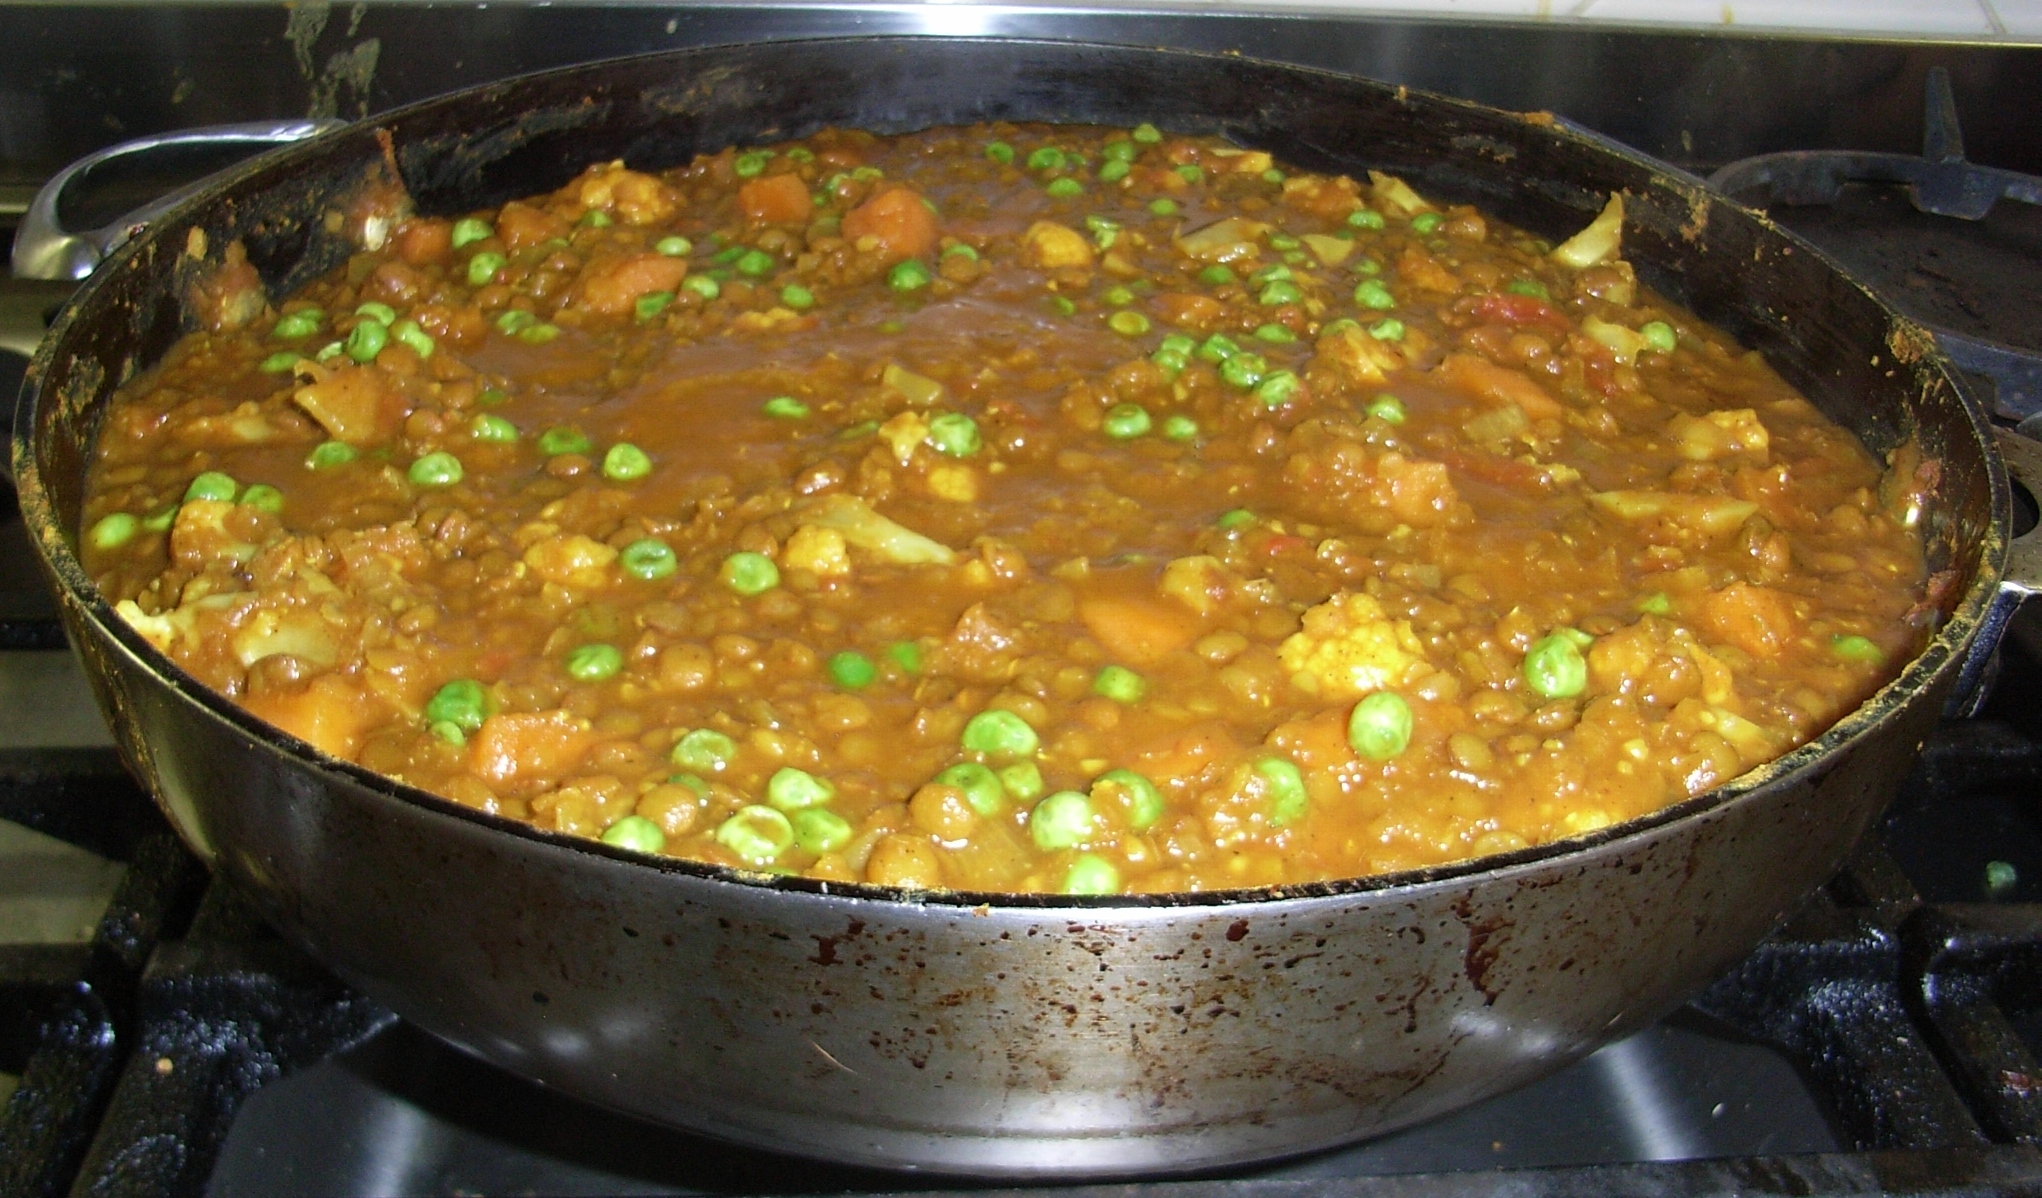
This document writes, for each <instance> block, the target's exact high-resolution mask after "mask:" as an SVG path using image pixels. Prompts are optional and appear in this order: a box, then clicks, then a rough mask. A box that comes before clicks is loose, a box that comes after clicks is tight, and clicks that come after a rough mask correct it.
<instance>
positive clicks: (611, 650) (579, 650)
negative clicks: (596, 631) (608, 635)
mask: <svg viewBox="0 0 2042 1198" xmlns="http://www.w3.org/2000/svg"><path fill="white" fill-rule="evenodd" d="M623 668H624V653H623V651H622V650H620V649H618V648H617V646H615V645H605V644H603V643H602V642H600V641H596V642H592V643H590V644H586V645H578V646H576V647H575V649H574V650H573V652H571V653H569V654H568V655H567V676H568V677H570V678H572V679H574V680H575V681H576V682H602V681H604V680H605V679H609V678H615V677H616V676H617V671H619V670H621V669H623Z"/></svg>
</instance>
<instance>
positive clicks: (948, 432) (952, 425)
mask: <svg viewBox="0 0 2042 1198" xmlns="http://www.w3.org/2000/svg"><path fill="white" fill-rule="evenodd" d="M929 444H930V445H931V446H933V447H934V448H935V450H936V452H937V453H940V454H943V455H944V456H945V457H952V458H968V457H970V456H971V455H972V454H975V453H977V452H978V451H979V449H980V447H981V446H983V445H984V444H985V442H984V440H983V439H982V438H981V437H980V436H979V431H978V421H976V420H973V419H972V418H971V417H969V416H967V415H965V414H964V413H962V412H943V413H941V414H939V415H935V416H931V417H930V418H929Z"/></svg>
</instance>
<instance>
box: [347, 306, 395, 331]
mask: <svg viewBox="0 0 2042 1198" xmlns="http://www.w3.org/2000/svg"><path fill="white" fill-rule="evenodd" d="M355 315H356V316H366V317H368V318H369V319H370V320H373V321H375V322H376V323H377V324H381V325H386V326H387V325H393V324H396V323H397V309H395V308H393V307H391V306H390V305H388V304H379V303H377V302H375V301H374V300H370V301H369V302H368V303H366V304H358V305H356V306H355Z"/></svg>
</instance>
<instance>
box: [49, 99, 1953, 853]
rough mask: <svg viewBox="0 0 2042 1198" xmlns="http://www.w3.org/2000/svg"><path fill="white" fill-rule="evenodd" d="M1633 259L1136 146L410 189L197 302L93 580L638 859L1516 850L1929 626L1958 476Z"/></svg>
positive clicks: (224, 671)
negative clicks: (409, 195) (467, 208)
mask: <svg viewBox="0 0 2042 1198" xmlns="http://www.w3.org/2000/svg"><path fill="white" fill-rule="evenodd" d="M1621 230H1622V204H1621V199H1620V198H1619V199H1614V200H1613V201H1612V202H1611V204H1610V207H1609V208H1608V209H1607V210H1606V211H1605V212H1604V213H1603V214H1602V216H1601V217H1600V218H1599V219H1597V220H1596V221H1595V222H1594V223H1592V224H1591V225H1589V226H1588V227H1587V228H1585V229H1584V230H1582V231H1581V232H1580V233H1579V234H1578V235H1576V236H1574V237H1572V238H1571V239H1569V240H1567V241H1566V242H1564V243H1562V244H1560V245H1558V246H1553V245H1550V244H1547V243H1545V242H1542V241H1540V240H1538V239H1536V238H1533V237H1531V236H1528V235H1527V234H1525V233H1523V232H1520V231H1518V230H1515V229H1512V228H1509V227H1506V226H1504V225H1502V224H1500V223H1498V222H1496V221H1494V220H1490V219H1487V218H1485V217H1484V216H1483V215H1482V214H1481V213H1479V212H1477V211H1475V210H1473V209H1470V208H1464V207H1450V206H1447V205H1444V204H1439V203H1435V202H1431V201H1428V200H1427V199H1426V198H1424V197H1422V196H1420V195H1418V194H1417V193H1416V192H1414V191H1413V190H1412V189H1411V188H1410V187H1409V186H1408V185H1406V184H1405V183H1404V182H1403V181H1401V180H1399V179H1397V178H1394V177H1390V176H1386V175H1376V176H1372V177H1371V178H1370V179H1369V180H1367V181H1359V180H1353V179H1347V178H1336V177H1326V176H1319V175H1312V174H1305V173H1300V172H1295V171H1291V170H1289V169H1287V168H1285V167H1283V166H1281V165H1280V164H1277V163H1275V162H1272V161H1271V159H1270V156H1269V155H1267V154H1264V153H1260V152H1256V151H1243V150H1241V149H1238V148H1234V147H1231V146H1228V145H1225V144H1221V143H1219V142H1216V141H1212V140H1204V139H1193V138H1184V137H1177V136H1173V135H1169V134H1164V133H1160V132H1159V131H1158V130H1156V129H1155V128H1153V127H1150V126H1147V125H1144V126H1142V127H1140V128H1137V129H1133V130H1124V129H1122V130H1116V129H1079V128H1061V127H1049V126H1028V127H1021V126H1010V125H997V126H986V127H979V128H971V129H936V130H931V131H927V132H924V133H919V134H914V135H909V136H903V137H897V138H879V137H874V136H870V135H866V134H863V133H858V132H845V131H832V132H824V133H820V134H817V135H816V136H814V137H810V138H808V139H806V140H803V141H800V142H792V143H787V144H782V145H777V146H773V147H770V148H766V147H761V148H755V149H749V150H734V151H732V150H727V151H725V152H722V153H719V154H715V155H711V156H707V157H702V158H699V159H697V160H696V161H694V162H692V163H690V164H688V165H687V166H684V167H681V168H678V169H675V170H671V171H667V172H665V173H661V174H647V173H641V172H638V171H635V170H631V169H627V168H626V167H624V166H623V165H621V164H618V163H609V164H602V165H597V166H593V167H591V168H589V169H588V170H587V171H586V172H585V173H584V174H582V175H581V176H580V177H579V178H577V179H575V180H574V181H573V182H571V183H569V184H568V185H567V186H565V187H563V188H561V189H560V190H559V191H556V192H553V193H552V194H549V195H542V196H537V197H534V198H531V199H528V200H524V201H519V202H513V203H508V204H505V205H504V206H503V207H502V208H500V209H497V210H495V211H485V212H476V213H472V214H469V215H467V216H463V217H461V218H459V219H439V218H425V217H418V216H412V215H408V213H407V205H406V204H405V202H404V198H403V196H402V194H401V192H400V191H398V190H397V189H395V188H391V189H388V190H387V191H384V192H372V193H370V194H367V195H365V196H364V197H363V198H362V199H361V200H360V201H359V202H357V203H356V205H355V207H354V208H353V209H351V210H350V211H349V212H348V214H347V219H346V222H345V228H344V229H343V231H351V232H352V233H353V234H354V235H355V236H356V238H357V241H358V244H359V245H360V246H361V247H362V248H361V249H360V252H359V253H357V254H355V255H354V256H353V257H352V259H351V260H350V261H348V262H347V264H346V266H345V267H344V268H343V269H340V270H337V271H336V272H334V273H333V274H331V275H330V276H328V277H325V278H322V279H320V280H318V281H316V282H314V283H313V284H311V285H310V286H308V287H306V288H305V289H304V290H303V291H301V292H300V293H298V294H297V295H295V296H293V297H291V298H289V299H286V300H282V301H281V302H273V301H272V300H271V299H270V298H269V297H267V296H265V295H264V293H263V291H262V289H261V285H260V282H259V280H258V279H257V278H256V277H255V274H254V272H253V271H252V270H250V269H249V268H248V267H247V265H246V264H245V263H244V262H242V261H241V260H240V258H239V255H238V247H230V248H229V250H228V252H227V253H226V255H225V259H224V265H223V266H222V267H221V268H220V269H219V270H217V271H216V272H214V273H213V274H212V275H211V276H210V278H209V280H208V281H207V283H206V284H205V285H204V286H203V287H201V288H199V289H197V290H196V291H195V292H194V295H193V302H194V305H195V310H196V314H197V316H198V317H199V318H200V322H201V323H202V324H203V325H205V326H206V327H205V329H204V330H203V331H201V332H198V333H195V334H193V335H191V336H190V337H188V338H187V339H185V340H184V341H183V342H181V343H180V344H179V345H178V346H177V347H176V349H175V350H174V351H173V352H172V353H171V354H170V355H169V357H168V358H167V359H166V360H165V361H164V362H163V363H162V364H161V365H160V366H159V367H158V368H157V369H156V370H155V371H154V372H153V373H151V374H150V375H149V376H147V377H146V378H144V379H142V380H140V381H138V382H136V383H134V384H131V385H129V386H128V387H127V388H126V389H125V390H124V391H123V393H122V394H121V395H120V396H119V398H118V400H117V402H116V403H115V405H114V406H113V408H112V410H111V411H110V412H109V414H108V416H107V418H106V421H105V424H104V426H103V431H102V434H101V437H100V440H99V444H98V448H97V457H96V464H95V467H94V473H93V476H92V480H91V481H92V486H91V494H90V499H89V502H88V505H87V512H86V517H85V523H84V527H83V529H82V532H81V542H82V549H83V554H84V560H85V562H86V563H87V566H88V569H89V570H90V571H91V572H92V573H93V574H94V575H95V576H96V577H97V578H98V580H99V582H100V585H101V586H102V587H103V588H104V589H105V591H106V592H107V594H108V595H109V596H111V597H112V598H113V599H114V600H115V601H116V602H117V605H118V610H119V611H120V613H121V614H122V615H123V616H124V617H125V618H126V619H127V620H128V621H129V622H130V623H131V624H132V625H133V626H134V627H135V628H136V629H137V630H138V631H139V632H140V633H141V635H143V636H144V637H146V638H148V639H149V640H150V641H151V642H152V643H154V644H156V645H157V646H159V647H160V648H162V649H163V650H164V651H165V652H166V653H167V654H169V655H170V657H171V658H172V659H174V660H175V661H176V662H177V663H178V664H179V665H181V666H182V667H184V668H185V669H186V670H189V671H190V672H191V673H192V674H194V675H195V676H197V677H198V678H199V679H201V680H202V681H204V682H205V683H207V684H208V685H210V686H212V687H214V688H217V689H218V690H219V691H220V692H222V693H223V694H226V695H228V696H230V697H232V698H233V699H234V700H235V701H237V702H239V703H240V704H241V705H243V706H244V707H246V708H247V709H248V710H249V711H251V712H253V713H254V714H255V715H257V716H259V717H261V718H262V719H264V720H267V721H269V722H271V723H273V724H275V725H276V726H278V727H280V728H282V729H284V730H286V731H288V732H290V733H292V734H293V735H295V736H298V737H301V738H303V739H304V740H305V741H308V742H310V743H311V744H312V745H314V746H316V747H317V748H319V749H321V750H324V751H325V752H327V753H330V754H332V755H334V756H336V757H340V758H345V759H347V760H350V761H354V762H358V763H360V764H361V765H363V766H365V767H367V768H369V769H372V770H376V771H379V772H381V773H383V774H387V775H389V776H391V777H393V778H398V779H402V780H403V781H405V782H408V783H411V784H413V785H415V786H419V787H422V788H424V789H426V790H428V791H432V792H434V793H436V794H439V795H443V796H445V797H446V798H448V799H451V800H453V801H454V802H457V803H462V804H466V805H468V806H470V807H474V808H478V809H480V810H483V811H488V812H494V813H497V814H500V815H504V816H508V817H512V818H515V819H519V820H525V821H529V822H530V823H532V824H534V825H536V826H538V827H541V828H545V829H552V830H557V831H560V832H565V833H572V834H574V835H578V836H587V837H599V838H601V839H602V840H604V841H605V842H607V843H609V844H612V845H617V846H621V847H623V848H626V849H632V850H636V851H639V852H644V853H656V854H667V855H672V856H680V857H687V858H694V859H698V860H702V861H708V862H714V863H719V864H722V865H726V866H732V867H738V868H743V869H750V870H759V871H769V872H795V873H800V874H806V875H809V876H812V877H816V878H822V879H832V880H854V881H867V882H876V883H884V884H890V885H896V886H905V887H917V888H957V889H970V890H987V891H1052V892H1054V891H1061V892H1066V893H1074V894H1099V893H1116V892H1127V891H1188V890H1212V889H1220V888H1235V887H1249V886H1266V885H1271V884H1282V883H1294V882H1302V881H1309V880H1314V879H1327V878H1339V877H1352V876H1361V875H1368V874H1374V873H1379V872H1383V871H1392V870H1402V869H1409V868H1414V867H1422V866H1429V865H1434V864H1438V863H1442V862H1450V861H1455V860H1459V859H1464V858H1469V857H1474V856H1478V855H1483V854H1489V853H1495V852H1499V851H1504V850H1510V849H1516V848H1520V847H1523V846H1526V845H1531V844H1538V843H1541V842H1546V841H1551V840H1554V839H1557V838H1563V837H1568V836H1574V835H1578V834H1581V833H1585V832H1589V831H1592V830H1594V829H1597V828H1600V827H1603V826H1605V825H1608V824H1610V823H1613V822H1616V821H1621V820H1625V819H1628V818H1631V817H1634V816H1637V815H1640V814H1642V813H1646V812H1650V811H1653V810H1655V809H1657V808H1660V807H1662V806H1664V805H1666V804H1667V803H1670V802H1673V801H1677V800H1679V799H1682V798H1685V797H1687V796H1689V795H1693V794H1697V793H1699V792H1701V791H1704V790H1707V789H1709V788H1710V787H1712V786H1715V785H1716V784H1717V783H1720V782H1723V781H1725V780H1726V779H1729V778H1732V777H1734V776H1736V775H1738V774H1740V773H1743V772H1744V771H1746V770H1749V769H1751V768H1752V767H1753V766H1755V765H1758V764H1759V763H1761V762H1764V761H1766V760H1768V759H1770V758H1772V757H1774V756H1777V755H1778V754H1780V753H1782V752H1784V751H1785V750H1787V749H1789V748H1791V747H1792V746H1794V745H1796V744H1799V743H1801V742H1803V741H1806V740H1808V739H1809V738H1810V737H1812V736H1815V735H1817V734H1818V733H1820V732H1821V731H1822V730H1823V729H1824V728H1825V727H1827V726H1828V725H1829V724H1830V723H1832V722H1833V721H1835V720H1836V719H1837V718H1838V717H1839V716H1840V715H1842V714H1843V713H1844V712H1846V711H1848V710H1849V709H1851V708H1852V707H1854V706H1856V705H1857V704H1858V703H1859V702H1861V701H1862V700H1863V699H1864V698H1865V697H1866V696H1867V695H1868V694H1869V693H1870V692H1871V691H1872V690H1874V689H1875V688H1876V687H1878V686H1879V685H1880V684H1881V683H1883V682H1884V681H1885V680H1886V679H1888V678H1889V677H1891V676H1892V674H1893V673H1894V672H1895V671H1896V670H1897V669H1898V667H1899V665H1900V664H1901V663H1902V662H1903V661H1904V660H1905V659H1906V658H1907V657H1908V656H1909V655H1910V654H1911V653H1912V652H1913V651H1914V649H1915V648H1916V647H1917V645H1918V644H1919V642H1920V639H1921V637H1922V635H1923V631H1924V626H1925V625H1926V624H1927V623H1928V617H1927V616H1926V615H1925V614H1924V613H1925V612H1926V611H1928V607H1927V605H1925V604H1923V603H1922V595H1923V590H1924V584H1925V577H1924V567H1923V559H1922V552H1921V546H1920V538H1919V535H1918V532H1917V530H1916V523H1917V519H1918V516H1919V513H1920V505H1921V492H1920V487H1919V485H1918V484H1917V481H1916V480H1917V477H1918V476H1919V475H1922V474H1923V472H1922V471H1920V470H1918V469H1917V468H1916V467H1917V465H1918V463H1917V462H1916V461H1915V460H1914V459H1913V458H1912V456H1911V455H1909V453H1908V451H1905V450H1903V451H1901V452H1900V453H1897V454H1896V455H1895V460H1894V461H1893V462H1891V463H1889V464H1888V467H1889V468H1882V465H1881V464H1880V463H1878V462H1875V461H1874V460H1872V459H1871V458H1870V457H1869V456H1868V455H1867V454H1866V452H1865V451H1864V449H1863V448H1862V447H1861V446H1860V445H1859V444H1858V443H1857V442H1856V441H1855V440H1854V439H1853V438H1852V437H1851V436H1850V435H1849V434H1848V433H1846V432H1845V431H1843V430H1842V429H1840V428H1839V427H1837V426H1836V425H1834V424H1832V423H1830V422H1829V421H1827V420H1826V419H1824V418H1823V417H1822V416H1821V415H1819V414H1818V413H1817V411H1816V410H1815V409H1814V408H1813V407H1812V406H1811V405H1810V404H1809V403H1808V402H1807V401H1806V400H1804V399H1802V398H1801V397H1799V396H1797V395H1796V394H1795V393H1794V392H1793V391H1792V390H1791V389H1790V388H1789V387H1787V386H1786V385H1785V384H1784V383H1783V382H1782V381H1781V380H1780V379H1779V378H1778V377H1777V376H1776V375H1775V374H1774V373H1773V372H1772V371H1771V370H1769V369H1768V368H1767V367H1766V365H1765V364H1764V363H1763V362H1762V361H1760V360H1759V358H1758V357H1757V356H1756V355H1755V354H1751V353H1746V352H1743V351H1742V350H1740V349H1739V348H1738V347H1737V346H1736V345H1734V344H1732V343H1731V342H1730V341H1729V340H1728V339H1727V338H1725V337H1724V336H1723V335H1722V334H1720V333H1718V332H1716V331H1715V330H1712V329H1710V328H1709V327H1707V326H1705V325H1703V324H1701V323H1699V322H1698V321H1697V320H1696V319H1695V318H1694V317H1693V316H1691V315H1690V314H1688V313H1687V312H1685V311H1683V310H1681V309H1680V308H1678V307H1676V306H1674V305H1671V304H1669V303H1667V302H1665V301H1663V300H1660V299H1658V298H1655V297H1654V296H1652V295H1651V294H1648V293H1647V292H1646V291H1644V290H1642V289H1641V288H1640V287H1639V286H1638V284H1637V282H1636V280H1635V277H1634V274H1633V272H1632V270H1631V268H1630V266H1629V265H1628V264H1627V263H1625V261H1624V260H1623V258H1622V240H1621ZM279 801H283V800H281V799H280V800H279Z"/></svg>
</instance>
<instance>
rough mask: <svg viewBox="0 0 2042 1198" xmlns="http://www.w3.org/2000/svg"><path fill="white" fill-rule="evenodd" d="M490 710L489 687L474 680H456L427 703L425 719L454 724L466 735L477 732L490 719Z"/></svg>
mask: <svg viewBox="0 0 2042 1198" xmlns="http://www.w3.org/2000/svg"><path fill="white" fill-rule="evenodd" d="M490 708H491V703H490V700H489V689H488V688H487V687H485V686H483V685H482V684H481V683H480V682H477V681H475V680H474V679H473V678H456V679H454V680H453V681H452V682H449V683H447V684H446V685H445V686H442V687H440V689H438V690H436V691H434V692H433V697H432V698H430V699H428V700H426V704H425V718H426V719H427V720H428V721H430V722H431V723H435V724H439V723H447V724H452V725H454V726H455V727H456V728H459V729H461V730H462V731H463V732H475V731H478V730H480V729H481V727H482V722H483V721H484V720H486V719H488V718H489V712H490Z"/></svg>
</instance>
